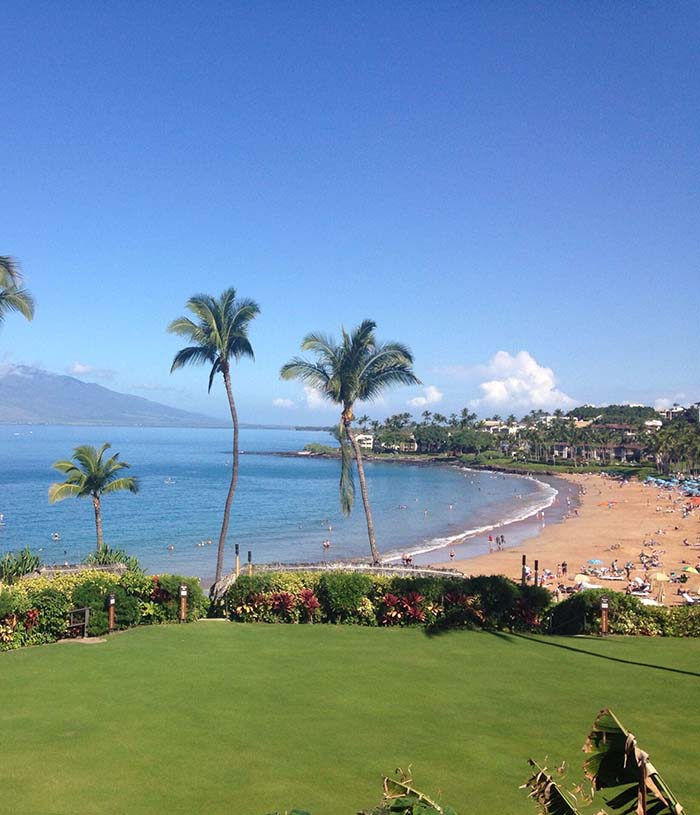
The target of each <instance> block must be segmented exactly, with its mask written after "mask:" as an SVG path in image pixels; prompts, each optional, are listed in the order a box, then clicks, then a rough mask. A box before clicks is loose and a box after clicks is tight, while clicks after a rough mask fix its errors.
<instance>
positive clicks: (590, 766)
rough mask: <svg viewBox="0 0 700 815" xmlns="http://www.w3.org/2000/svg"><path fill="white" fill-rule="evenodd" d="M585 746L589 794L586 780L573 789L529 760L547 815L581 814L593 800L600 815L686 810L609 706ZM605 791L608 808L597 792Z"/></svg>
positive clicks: (533, 787) (534, 790)
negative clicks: (585, 787)
mask: <svg viewBox="0 0 700 815" xmlns="http://www.w3.org/2000/svg"><path fill="white" fill-rule="evenodd" d="M583 751H584V753H586V754H587V756H588V757H587V758H586V760H585V762H584V765H583V771H584V774H585V777H586V779H587V780H588V781H589V782H590V785H591V786H590V793H589V792H588V791H587V790H585V789H584V787H583V785H582V784H578V785H577V786H576V787H574V789H572V790H565V789H563V784H562V781H563V779H560V781H559V783H557V781H556V780H555V779H554V777H553V776H552V774H550V773H549V772H548V771H547V770H546V769H543V768H541V767H539V766H538V765H537V764H535V762H534V761H532V760H531V761H530V765H531V766H532V767H534V768H535V773H534V775H532V776H531V777H530V778H529V779H528V780H527V782H526V783H525V787H526V788H528V789H529V790H530V797H531V798H533V799H534V800H535V801H536V802H537V803H538V804H539V806H540V810H541V812H542V813H543V815H579V813H580V812H581V811H586V810H587V808H589V807H590V806H591V805H593V806H594V807H595V812H596V815H613V814H614V813H632V812H635V813H636V815H652V813H653V815H682V813H683V807H682V806H681V804H680V803H679V801H678V800H677V799H676V797H675V796H674V794H673V793H672V792H671V790H670V789H669V787H668V785H667V784H666V783H665V781H664V780H663V778H662V777H661V775H660V774H659V772H658V770H657V769H656V767H654V765H653V764H652V763H651V761H650V760H649V755H648V753H646V752H644V751H643V750H641V749H640V748H639V746H638V744H637V739H636V738H635V736H634V735H633V734H632V733H630V732H629V731H628V730H626V729H625V727H624V726H623V725H622V723H621V722H620V720H619V719H618V718H617V716H615V714H614V713H613V712H612V711H611V710H608V709H607V708H604V709H603V710H601V711H600V713H598V715H597V716H596V719H595V721H594V722H593V727H592V729H591V732H590V734H589V735H588V738H587V739H586V742H585V744H584V745H583ZM563 772H564V771H563V769H561V770H560V771H559V775H560V776H563ZM600 790H606V791H607V794H606V795H604V796H603V798H604V802H605V806H604V808H601V806H600V803H599V798H596V797H595V796H596V793H597V792H599V791H600ZM589 811H590V810H589Z"/></svg>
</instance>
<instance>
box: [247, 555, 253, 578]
mask: <svg viewBox="0 0 700 815" xmlns="http://www.w3.org/2000/svg"><path fill="white" fill-rule="evenodd" d="M252 574H253V553H252V552H251V551H250V549H248V577H250V576H251V575H252Z"/></svg>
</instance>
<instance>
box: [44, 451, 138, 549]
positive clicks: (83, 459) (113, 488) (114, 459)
mask: <svg viewBox="0 0 700 815" xmlns="http://www.w3.org/2000/svg"><path fill="white" fill-rule="evenodd" d="M110 447H111V445H110V444H107V443H105V444H103V445H102V447H100V449H99V450H97V449H96V448H94V447H93V446H92V445H90V444H82V445H80V447H76V448H75V450H73V460H72V461H71V460H65V461H56V462H54V465H53V466H54V468H55V469H56V470H58V471H59V472H61V473H64V474H65V475H66V476H67V478H66V480H65V481H63V482H60V483H55V484H51V486H50V487H49V503H50V504H55V503H56V502H57V501H62V500H63V499H64V498H92V501H93V506H94V509H95V527H96V530H97V548H98V549H101V548H102V546H103V541H102V516H101V514H100V498H101V496H103V495H107V494H109V493H112V492H122V491H128V492H133V493H136V492H138V491H139V484H138V479H137V478H134V477H133V476H120V475H119V473H120V472H121V471H122V470H126V469H129V467H130V466H131V465H130V464H127V463H126V462H125V461H119V453H115V454H114V455H113V456H110V458H108V459H105V458H104V454H105V452H106V451H107V450H109V448H110Z"/></svg>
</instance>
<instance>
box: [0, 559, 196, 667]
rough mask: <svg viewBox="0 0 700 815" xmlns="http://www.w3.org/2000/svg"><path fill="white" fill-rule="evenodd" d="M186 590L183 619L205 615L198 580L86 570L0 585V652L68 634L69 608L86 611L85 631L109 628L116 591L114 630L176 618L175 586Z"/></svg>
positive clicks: (92, 632) (93, 632)
mask: <svg viewBox="0 0 700 815" xmlns="http://www.w3.org/2000/svg"><path fill="white" fill-rule="evenodd" d="M181 583H184V584H185V585H187V588H188V612H187V621H188V622H191V621H193V620H196V619H198V618H199V617H202V616H204V615H206V613H207V611H208V608H209V601H208V599H207V598H206V596H205V594H204V592H203V591H202V587H201V585H200V582H199V580H198V579H197V578H194V577H183V576H181V575H167V574H164V575H154V576H152V577H149V576H148V575H144V574H143V573H141V572H126V573H125V574H123V575H121V576H119V575H114V574H109V573H107V572H102V571H97V570H94V569H86V570H84V571H81V572H77V573H75V574H70V575H60V576H58V577H55V578H52V579H49V578H45V577H38V578H28V579H25V580H21V581H19V582H16V583H13V584H12V585H9V586H2V587H1V588H0V651H9V650H13V649H15V648H21V647H22V646H25V645H40V644H42V643H47V642H55V641H56V640H58V639H62V638H63V637H65V636H67V634H68V629H67V622H68V612H69V610H70V609H72V608H84V607H87V608H89V609H90V622H89V626H88V634H89V635H90V636H100V635H101V634H105V633H106V632H107V631H108V628H109V624H108V613H107V609H108V598H109V595H110V594H112V593H113V594H114V595H115V601H116V602H115V623H116V627H117V628H129V627H131V626H134V625H143V624H149V623H160V622H169V621H174V620H177V619H178V614H179V587H180V584H181Z"/></svg>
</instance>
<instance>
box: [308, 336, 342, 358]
mask: <svg viewBox="0 0 700 815" xmlns="http://www.w3.org/2000/svg"><path fill="white" fill-rule="evenodd" d="M301 350H302V351H312V352H313V353H314V354H317V355H318V356H319V357H320V358H321V359H324V360H326V362H327V363H328V364H329V365H333V364H335V363H336V362H337V360H338V357H339V356H340V349H339V348H338V346H337V345H336V343H335V341H334V340H333V339H332V337H327V336H326V335H325V334H319V333H312V334H307V335H306V336H305V337H304V339H303V340H302V341H301Z"/></svg>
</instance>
